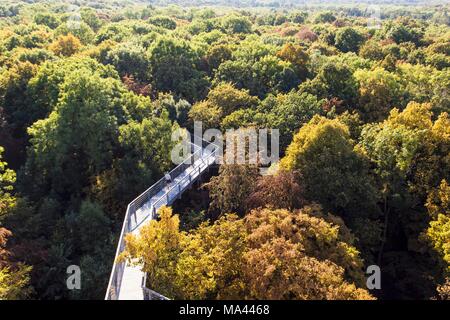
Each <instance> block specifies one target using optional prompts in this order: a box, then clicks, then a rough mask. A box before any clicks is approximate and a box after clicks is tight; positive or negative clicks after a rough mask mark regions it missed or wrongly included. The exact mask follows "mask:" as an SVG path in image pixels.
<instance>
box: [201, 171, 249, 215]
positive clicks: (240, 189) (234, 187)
mask: <svg viewBox="0 0 450 320" xmlns="http://www.w3.org/2000/svg"><path fill="white" fill-rule="evenodd" d="M257 177H258V169H257V167H256V166H254V165H240V164H224V165H222V166H221V167H220V169H219V175H218V176H216V177H212V178H211V181H210V182H208V183H207V184H206V185H205V187H206V188H207V189H208V191H209V197H210V198H211V202H210V209H211V210H215V211H218V212H219V213H220V214H225V213H232V212H236V213H238V214H239V215H243V214H244V213H245V212H246V207H245V200H246V199H247V197H248V196H249V195H250V194H251V192H252V191H253V190H254V187H255V185H254V183H255V179H256V178H257Z"/></svg>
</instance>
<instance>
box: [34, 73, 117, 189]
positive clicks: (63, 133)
mask: <svg viewBox="0 0 450 320" xmlns="http://www.w3.org/2000/svg"><path fill="white" fill-rule="evenodd" d="M123 91H124V89H123V87H122V85H121V83H120V81H118V80H115V79H104V78H101V76H100V75H98V74H95V73H94V74H92V73H89V71H87V70H86V69H81V70H78V71H75V72H73V73H72V74H71V75H69V76H67V77H66V79H65V81H64V83H63V85H62V87H61V92H60V95H59V100H58V104H57V105H56V107H55V110H54V111H53V112H52V113H51V114H50V115H49V117H48V118H46V119H43V120H39V121H37V122H36V123H34V124H33V126H31V127H30V128H29V130H28V133H29V134H30V136H31V146H30V147H29V150H28V160H27V164H26V169H25V170H26V171H25V175H26V176H25V177H27V178H29V179H31V180H30V181H33V182H30V184H29V185H28V186H29V187H30V188H31V189H32V190H34V191H33V192H32V194H34V195H36V194H35V192H37V194H42V192H45V190H48V188H50V189H51V190H53V191H55V192H56V193H58V194H59V195H60V196H62V197H69V198H70V197H74V198H76V197H77V196H81V195H82V194H83V191H84V188H85V187H86V186H87V185H89V179H90V178H91V177H93V176H94V175H96V174H98V173H100V172H101V171H102V170H105V169H106V168H108V167H109V166H110V165H111V162H112V157H113V155H114V151H115V146H117V133H118V125H119V124H121V123H124V117H125V110H124V109H123V106H122V104H121V101H120V96H119V94H120V93H121V92H123ZM55 162H56V163H59V166H54V165H53V164H54V163H55ZM36 172H41V173H40V174H36ZM63 176H64V177H65V179H60V177H63ZM27 188H28V187H27ZM41 188H42V189H41Z"/></svg>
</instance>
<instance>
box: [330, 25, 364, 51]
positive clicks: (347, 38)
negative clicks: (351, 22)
mask: <svg viewBox="0 0 450 320" xmlns="http://www.w3.org/2000/svg"><path fill="white" fill-rule="evenodd" d="M364 41H365V37H364V35H362V34H361V33H360V32H358V31H357V30H355V29H353V28H351V27H345V28H341V29H339V30H338V31H337V32H336V40H335V46H336V48H338V49H339V50H341V51H342V52H349V51H352V52H358V51H359V48H360V47H361V45H362V44H363V43H364Z"/></svg>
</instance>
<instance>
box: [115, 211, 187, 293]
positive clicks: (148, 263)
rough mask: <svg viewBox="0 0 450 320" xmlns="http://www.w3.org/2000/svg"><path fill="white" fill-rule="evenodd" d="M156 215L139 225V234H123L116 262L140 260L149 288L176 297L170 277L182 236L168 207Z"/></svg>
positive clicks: (173, 274) (174, 271) (175, 288)
mask: <svg viewBox="0 0 450 320" xmlns="http://www.w3.org/2000/svg"><path fill="white" fill-rule="evenodd" d="M158 215H159V220H151V221H150V223H148V224H147V225H145V226H143V227H142V228H141V229H140V231H139V236H135V235H133V234H131V233H129V234H127V235H126V237H125V243H126V249H125V251H124V252H123V253H122V254H121V255H120V256H119V261H121V260H128V261H130V262H131V261H133V263H134V264H140V265H141V264H143V263H144V266H145V271H146V272H147V277H148V278H147V282H148V283H151V285H152V288H153V290H156V291H157V292H160V293H161V294H164V295H166V296H168V297H177V296H178V295H179V293H178V289H177V287H176V282H175V281H174V280H175V279H176V272H177V269H176V265H177V261H178V259H179V256H180V254H181V251H182V246H181V242H182V239H183V237H185V235H184V233H181V232H180V230H179V225H180V219H179V218H178V216H177V215H172V210H171V209H170V208H165V207H163V208H161V209H160V210H159V211H158Z"/></svg>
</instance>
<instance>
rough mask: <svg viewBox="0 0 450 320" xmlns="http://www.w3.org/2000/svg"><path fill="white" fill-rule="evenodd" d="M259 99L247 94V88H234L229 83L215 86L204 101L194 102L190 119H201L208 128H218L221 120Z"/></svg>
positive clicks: (256, 102)
mask: <svg viewBox="0 0 450 320" xmlns="http://www.w3.org/2000/svg"><path fill="white" fill-rule="evenodd" d="M258 102H259V100H258V98H256V97H253V96H251V95H250V94H249V91H248V90H243V89H242V90H239V89H236V87H235V86H233V85H232V84H230V83H220V84H218V85H217V86H215V87H214V88H213V89H212V90H211V91H210V92H209V93H208V96H207V99H206V100H205V101H201V102H199V103H197V104H195V105H194V106H193V107H192V109H191V110H190V111H189V117H190V119H191V120H192V121H202V123H203V125H204V126H205V127H208V128H218V127H219V125H220V122H221V120H222V119H223V118H224V117H225V116H227V115H229V114H231V113H232V112H234V111H236V110H239V109H244V108H245V109H247V108H248V109H251V108H254V107H255V106H256V105H257V104H258Z"/></svg>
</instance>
